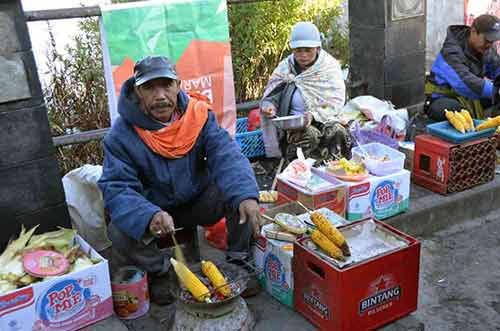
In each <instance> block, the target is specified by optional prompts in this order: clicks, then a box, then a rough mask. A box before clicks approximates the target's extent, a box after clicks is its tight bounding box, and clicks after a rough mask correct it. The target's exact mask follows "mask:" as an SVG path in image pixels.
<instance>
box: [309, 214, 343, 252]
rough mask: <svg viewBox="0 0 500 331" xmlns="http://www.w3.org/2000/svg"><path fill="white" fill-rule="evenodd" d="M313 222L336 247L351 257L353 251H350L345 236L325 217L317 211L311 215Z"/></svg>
mask: <svg viewBox="0 0 500 331" xmlns="http://www.w3.org/2000/svg"><path fill="white" fill-rule="evenodd" d="M311 220H312V221H313V223H314V225H316V227H317V228H318V230H319V231H320V232H321V233H323V234H324V235H325V236H326V237H327V238H328V239H329V240H331V241H332V242H333V243H334V244H335V245H336V246H338V247H340V249H341V250H342V253H343V254H344V255H345V256H351V251H350V250H349V245H348V244H347V241H346V240H345V237H344V235H343V234H342V233H341V232H340V231H339V230H337V228H336V227H334V226H333V225H332V224H331V223H330V222H329V221H328V219H327V218H326V217H325V215H323V214H321V213H320V212H317V211H315V212H314V213H312V214H311Z"/></svg>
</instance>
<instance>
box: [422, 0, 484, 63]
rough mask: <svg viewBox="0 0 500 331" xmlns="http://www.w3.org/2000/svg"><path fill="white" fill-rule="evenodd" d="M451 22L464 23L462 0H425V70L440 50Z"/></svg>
mask: <svg viewBox="0 0 500 331" xmlns="http://www.w3.org/2000/svg"><path fill="white" fill-rule="evenodd" d="M476 1H477V0H476ZM452 24H464V0H427V36H426V39H427V49H426V56H425V67H426V70H427V71H430V68H431V66H432V62H434V59H435V58H436V56H437V54H438V53H439V51H440V50H441V46H442V45H443V41H444V38H445V37H446V28H447V27H448V25H452Z"/></svg>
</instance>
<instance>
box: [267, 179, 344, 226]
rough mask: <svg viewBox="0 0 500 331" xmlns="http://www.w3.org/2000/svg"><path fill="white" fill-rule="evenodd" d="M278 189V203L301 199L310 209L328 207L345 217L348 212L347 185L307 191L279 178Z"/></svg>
mask: <svg viewBox="0 0 500 331" xmlns="http://www.w3.org/2000/svg"><path fill="white" fill-rule="evenodd" d="M276 190H277V191H278V200H277V201H276V204H277V205H281V204H284V203H288V202H292V201H300V202H302V203H303V204H304V205H305V206H306V207H307V208H309V209H313V210H315V209H320V208H328V209H330V210H333V211H334V212H335V213H337V214H338V215H340V216H342V217H345V213H346V203H347V196H346V187H345V186H344V185H342V184H339V185H338V186H336V187H335V188H333V189H331V190H328V191H325V192H321V193H316V194H313V193H305V192H302V191H300V190H299V189H297V188H296V187H294V186H292V185H290V184H288V183H286V182H284V181H282V180H281V179H278V180H277V182H276Z"/></svg>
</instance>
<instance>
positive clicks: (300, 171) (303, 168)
mask: <svg viewBox="0 0 500 331" xmlns="http://www.w3.org/2000/svg"><path fill="white" fill-rule="evenodd" d="M314 162H315V160H314V159H310V158H309V159H307V160H306V159H305V157H304V153H302V149H301V148H300V147H299V148H297V159H295V160H293V161H292V162H290V164H289V165H288V166H287V167H286V168H285V170H283V172H282V173H281V175H280V178H283V179H285V180H287V181H289V182H292V183H294V184H297V185H299V186H303V187H304V186H306V184H307V182H308V181H309V179H311V177H312V172H311V168H312V166H313V164H314Z"/></svg>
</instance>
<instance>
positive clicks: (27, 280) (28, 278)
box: [17, 274, 40, 286]
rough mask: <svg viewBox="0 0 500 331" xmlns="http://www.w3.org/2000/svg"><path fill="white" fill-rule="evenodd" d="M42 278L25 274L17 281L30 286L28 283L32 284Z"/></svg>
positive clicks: (21, 284)
mask: <svg viewBox="0 0 500 331" xmlns="http://www.w3.org/2000/svg"><path fill="white" fill-rule="evenodd" d="M39 280H40V278H35V277H33V276H31V275H28V274H26V275H24V276H23V277H21V278H19V279H18V280H17V283H18V284H19V285H20V286H28V285H31V284H33V283H36V282H38V281H39Z"/></svg>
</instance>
